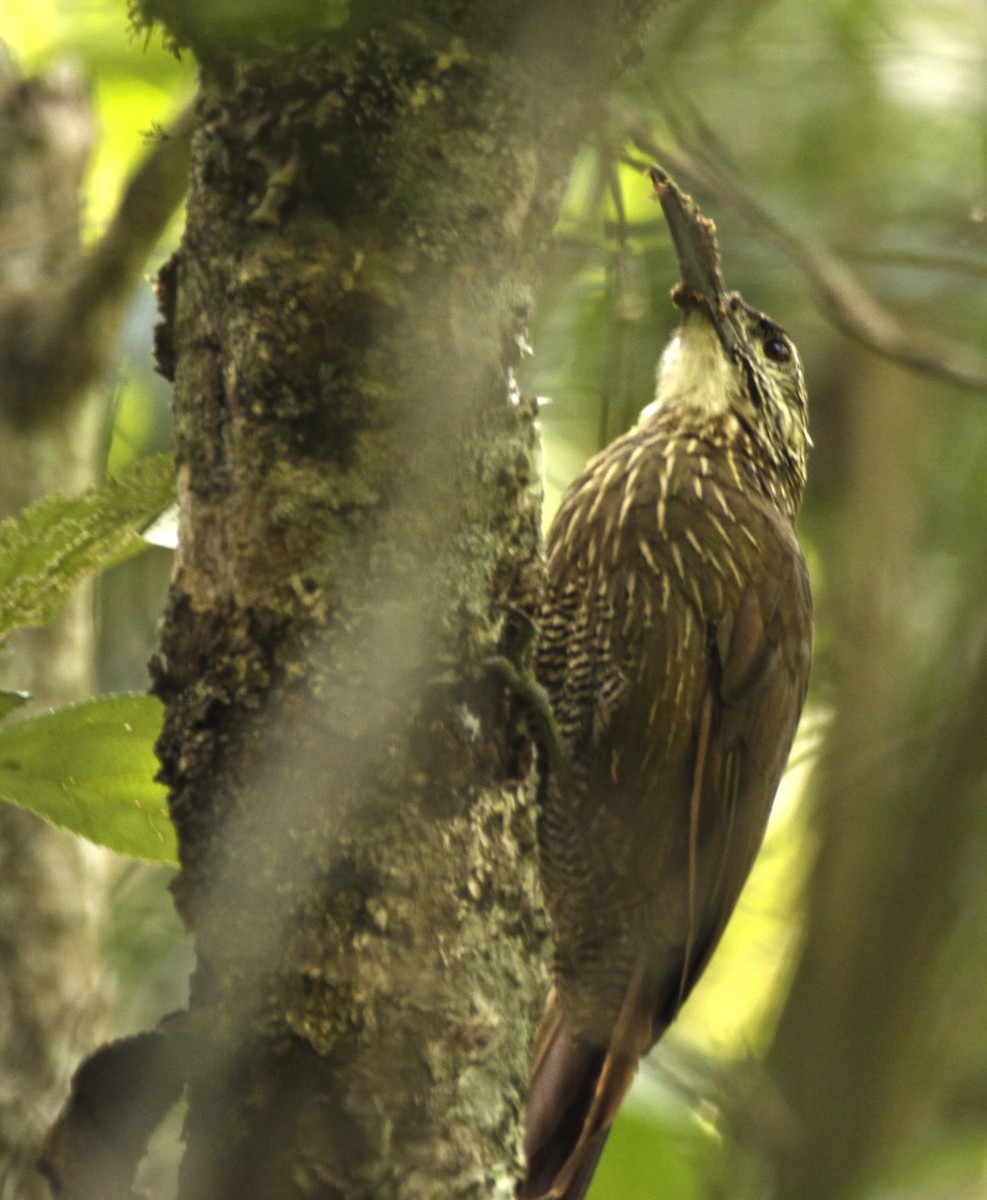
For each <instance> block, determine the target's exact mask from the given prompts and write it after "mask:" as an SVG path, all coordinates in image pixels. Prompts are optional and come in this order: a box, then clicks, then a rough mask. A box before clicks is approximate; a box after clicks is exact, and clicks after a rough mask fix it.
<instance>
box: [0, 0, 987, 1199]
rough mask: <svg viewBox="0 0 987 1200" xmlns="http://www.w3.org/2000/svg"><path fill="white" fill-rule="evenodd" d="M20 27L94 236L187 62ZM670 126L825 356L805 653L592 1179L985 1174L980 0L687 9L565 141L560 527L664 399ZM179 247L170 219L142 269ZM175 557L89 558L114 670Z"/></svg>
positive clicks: (122, 676) (128, 908) (554, 346)
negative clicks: (725, 922)
mask: <svg viewBox="0 0 987 1200" xmlns="http://www.w3.org/2000/svg"><path fill="white" fill-rule="evenodd" d="M0 36H2V37H3V38H4V39H6V40H7V41H8V43H9V44H10V45H11V46H12V48H13V50H14V51H15V53H16V54H17V55H18V56H19V57H20V59H21V63H22V66H23V68H24V69H25V70H26V71H34V70H40V69H44V68H45V67H46V66H48V65H50V64H51V63H52V62H53V61H55V60H57V59H59V58H63V57H66V56H67V57H71V58H72V59H74V60H75V61H77V62H79V63H81V65H82V68H83V70H84V71H85V72H86V73H87V75H88V77H89V78H90V79H91V80H92V86H93V88H94V89H95V94H96V97H97V100H98V106H99V112H100V117H101V123H102V137H101V140H100V145H99V150H98V153H97V155H96V158H95V162H94V166H93V169H92V173H91V176H90V187H89V194H88V200H87V203H88V210H87V212H88V219H89V222H90V225H91V227H92V229H93V230H98V229H99V228H100V225H101V222H103V221H105V219H106V216H107V214H108V213H109V212H110V211H111V210H112V207H113V203H114V197H115V196H116V195H117V194H118V192H119V189H120V186H121V182H122V180H123V179H125V178H126V175H127V172H128V168H129V166H130V164H132V162H133V160H134V158H135V156H136V155H137V154H138V153H139V151H140V147H141V139H142V137H143V136H144V135H145V134H146V133H147V132H148V131H149V130H151V129H153V127H154V126H155V124H156V123H157V122H161V121H163V120H165V119H166V118H167V116H168V115H169V114H170V113H171V112H173V111H174V110H175V109H176V108H177V107H178V106H179V104H180V103H181V102H182V101H183V100H184V99H185V98H187V96H188V95H189V94H190V91H191V89H192V86H193V70H192V66H191V64H190V63H188V62H180V61H178V60H176V59H175V57H174V56H173V55H171V54H170V53H168V52H167V51H166V50H164V49H163V48H162V46H161V45H160V43H159V42H158V41H157V40H156V39H154V38H152V39H150V41H149V42H148V43H146V44H145V43H144V42H143V41H142V40H139V39H136V38H135V37H134V35H133V34H132V33H130V32H129V31H128V28H127V23H126V14H125V12H124V5H123V3H122V0H81V2H80V0H75V2H70V0H31V2H30V3H26V2H24V0H7V3H6V5H5V7H4V9H3V13H2V18H0ZM560 103H564V97H560ZM655 149H658V150H660V151H661V152H662V153H663V155H665V165H666V166H668V167H670V168H672V169H673V173H674V171H675V170H676V169H677V170H678V171H679V181H680V182H681V183H682V184H684V185H685V186H686V187H687V189H688V190H692V191H693V192H694V194H695V195H696V198H697V199H698V200H699V202H700V203H701V205H702V207H703V208H704V210H705V211H706V212H707V213H708V214H710V215H712V216H714V217H715V219H716V221H717V225H718V228H719V235H720V243H721V247H722V250H723V254H724V272H725V276H726V279H727V282H728V284H729V285H730V286H732V287H734V288H737V289H738V290H740V291H741V292H743V294H744V295H745V297H746V298H747V299H748V300H749V301H751V302H753V303H754V304H756V305H757V306H758V307H761V308H763V309H765V311H767V312H769V313H770V314H771V315H772V316H773V317H774V318H775V319H777V320H778V321H779V322H780V323H781V324H782V325H784V326H785V327H786V329H787V330H788V331H789V332H790V333H791V334H792V336H793V337H794V338H795V340H796V342H797V343H798V345H799V347H800V349H801V351H802V355H803V358H804V360H805V364H806V374H807V377H808V380H809V386H810V394H811V401H812V414H811V415H812V433H813V438H814V442H815V450H814V453H813V457H812V460H811V463H810V483H809V490H808V494H807V498H806V503H805V508H804V511H803V517H802V522H801V529H802V537H803V542H804V544H805V546H806V549H807V554H808V557H809V560H810V566H811V570H812V575H813V583H814V591H815V596H816V605H817V631H816V662H815V668H814V676H813V682H812V690H811V693H810V700H809V707H808V711H807V714H806V718H805V720H804V721H803V729H802V732H801V734H800V738H799V741H798V743H797V745H796V751H795V755H794V758H793V767H792V769H791V770H790V771H789V774H788V777H787V779H786V782H785V785H784V788H783V792H782V795H781V796H780V797H779V801H778V803H777V805H776V811H775V814H774V817H773V820H772V824H771V828H770V830H769V835H768V839H767V842H766V845H765V849H764V852H763V853H762V855H761V857H760V859H759V861H758V864H757V867H756V868H755V872H754V875H753V877H752V879H751V882H750V885H749V887H748V888H747V890H746V891H745V893H744V896H743V898H742V900H741V904H740V906H739V909H738V912H737V914H736V917H735V919H734V921H733V922H732V923H731V926H730V928H729V930H728V933H727V936H726V938H725V941H724V944H723V946H722V948H721V950H720V951H719V952H718V954H717V955H716V958H715V960H714V962H713V964H712V966H711V967H710V970H709V972H708V974H707V976H706V977H705V978H704V980H703V982H702V983H701V985H700V986H699V987H698V988H697V990H696V993H695V995H694V997H693V998H692V999H691V1000H690V1002H689V1004H688V1005H687V1006H686V1009H685V1011H684V1012H683V1014H682V1017H681V1019H680V1020H679V1021H678V1022H677V1024H676V1026H675V1028H674V1030H673V1032H672V1034H671V1035H669V1037H668V1038H666V1040H665V1042H663V1043H662V1045H661V1046H660V1047H659V1049H658V1050H657V1052H656V1053H655V1054H654V1055H653V1056H652V1059H651V1061H650V1062H649V1063H648V1064H647V1065H646V1067H645V1069H644V1070H643V1071H642V1073H641V1077H640V1080H639V1083H638V1085H637V1086H636V1088H635V1091H634V1092H633V1094H632V1096H631V1098H630V1100H629V1102H628V1104H627V1106H626V1112H625V1113H624V1114H623V1115H622V1116H621V1118H620V1120H619V1121H618V1124H617V1127H616V1128H615V1130H614V1133H613V1136H612V1138H611V1147H610V1149H609V1151H608V1153H607V1154H606V1156H605V1158H604V1161H603V1164H602V1166H601V1169H600V1172H599V1175H598V1179H597V1181H596V1183H595V1184H594V1188H593V1191H592V1193H591V1196H592V1197H593V1200H618V1198H619V1200H651V1198H652V1197H661V1200H713V1198H720V1197H722V1198H727V1197H731V1198H733V1197H753V1196H767V1195H771V1196H778V1197H781V1198H782V1200H796V1198H797V1200H814V1198H819V1200H823V1198H826V1200H852V1198H853V1197H856V1196H860V1197H873V1198H875V1200H876V1198H877V1197H880V1198H881V1200H889V1198H892V1197H894V1198H896V1200H898V1198H900V1200H906V1198H915V1200H918V1198H928V1200H933V1198H935V1200H964V1198H967V1197H968V1198H970V1200H973V1198H974V1197H982V1196H983V1195H985V1194H987V1021H985V1019H984V1018H985V1015H987V1001H985V997H987V953H985V951H987V827H985V826H987V804H985V803H984V801H985V800H987V787H985V771H987V761H985V760H987V606H985V603H984V596H985V584H987V578H985V577H987V553H985V545H987V392H985V390H984V388H980V389H978V388H976V387H971V386H962V385H960V384H957V383H956V382H954V381H952V380H951V379H950V377H949V376H950V371H949V369H948V368H949V362H950V359H951V355H950V353H949V351H950V348H955V347H956V346H963V345H965V346H967V347H971V348H977V347H982V346H983V343H984V338H983V334H982V330H983V329H984V328H985V324H987V289H985V287H984V279H985V276H987V6H985V5H984V4H983V3H982V0H938V2H936V0H679V2H678V3H670V4H669V5H668V6H667V8H666V10H665V11H664V13H663V14H662V16H661V18H660V19H659V21H658V22H657V23H656V25H655V27H654V29H653V32H652V36H651V37H650V39H649V41H648V43H647V45H646V46H645V47H644V53H643V55H642V57H641V59H640V61H639V62H638V63H637V64H636V65H635V66H634V67H633V68H632V69H631V70H630V71H629V72H628V73H627V75H626V76H625V78H624V80H623V81H622V84H621V87H620V89H619V91H618V92H617V93H616V94H615V95H614V96H612V97H610V98H609V100H608V101H607V103H606V105H605V107H604V110H603V112H602V114H601V120H600V123H599V128H598V130H597V131H596V136H595V137H594V139H593V140H592V142H591V143H590V144H588V145H587V146H586V147H585V148H584V150H583V152H582V153H581V155H580V157H579V159H578V161H577V163H576V167H575V170H574V172H573V176H572V182H571V187H570V189H569V193H568V196H567V198H566V201H565V205H564V210H563V214H562V218H561V220H560V222H559V227H558V231H557V237H556V242H555V245H554V248H553V250H552V252H551V254H550V256H549V259H548V261H547V263H546V275H545V279H544V284H543V286H542V288H541V290H540V291H539V294H538V296H537V297H536V305H535V315H534V325H533V331H532V344H533V347H534V354H533V355H532V356H531V357H530V358H529V360H528V362H527V364H526V368H525V372H524V378H523V380H522V384H523V387H524V388H525V389H526V390H528V391H532V392H534V393H536V394H538V395H540V396H543V397H545V398H547V400H548V401H550V402H549V403H546V404H545V406H544V409H543V414H544V415H543V427H544V434H545V475H546V517H547V518H549V517H550V516H551V513H552V511H553V510H554V507H555V506H556V504H557V502H558V499H559V496H560V494H561V491H562V489H563V488H564V487H565V485H566V484H567V483H568V481H569V480H570V479H571V478H572V477H573V475H575V474H576V473H577V472H578V470H579V469H580V468H581V466H582V465H583V463H584V462H585V460H586V459H587V458H588V457H589V455H590V454H592V453H593V452H594V451H595V450H597V449H599V448H600V447H601V446H602V445H603V444H605V443H606V442H608V441H609V440H611V439H612V438H613V437H614V436H616V435H617V434H618V433H620V432H621V431H622V430H624V429H625V428H626V427H627V426H628V425H629V424H631V423H632V422H633V420H634V419H635V417H636V415H637V412H638V411H639V409H640V408H641V407H642V406H643V405H644V404H645V403H647V402H648V400H649V399H650V396H651V393H652V389H653V373H654V365H655V361H656V359H657V356H658V354H659V352H660V350H661V348H662V346H663V345H664V343H665V341H666V339H667V337H668V336H669V334H670V333H671V331H672V328H673V326H674V324H675V320H676V317H675V313H674V311H673V309H672V307H671V305H670V304H669V300H668V292H669V288H670V286H671V284H672V283H673V282H674V277H675V263H674V256H673V254H672V252H671V250H670V248H669V245H668V239H667V237H666V235H665V231H664V228H663V225H662V222H661V220H660V216H659V212H658V210H657V208H656V206H655V205H654V203H653V202H652V200H651V198H650V190H651V189H650V185H649V184H648V183H647V181H646V179H645V178H644V177H643V176H642V175H641V173H640V170H639V168H638V167H637V166H635V165H634V164H635V163H637V164H642V163H644V162H646V161H647V159H648V157H649V155H650V154H651V153H653V152H654V150H655ZM738 194H740V195H741V196H744V195H746V196H748V197H751V198H752V199H753V200H754V202H755V205H754V211H751V209H750V207H749V206H748V208H746V209H745V207H744V206H743V205H740V204H738V203H737V201H736V198H737V195H738ZM766 214H769V215H766ZM772 222H777V226H778V227H780V228H781V229H782V230H784V231H787V233H788V234H790V235H791V238H792V239H794V244H795V245H796V246H802V247H809V248H811V249H813V253H817V252H818V254H821V255H822V258H823V260H824V261H825V262H826V263H830V264H832V263H842V264H845V265H846V266H847V267H849V269H850V270H851V271H852V272H853V274H854V276H855V278H856V279H857V281H859V283H860V284H861V285H863V287H864V288H866V294H865V297H864V300H863V302H862V303H863V310H864V314H865V316H867V315H870V316H873V315H874V314H878V315H879V316H881V318H882V319H884V318H887V319H890V320H892V321H893V322H897V323H898V325H896V328H898V327H899V326H900V330H899V331H900V332H902V333H903V335H904V341H905V342H906V343H908V342H909V341H912V342H915V343H917V342H918V341H919V340H920V339H922V338H926V337H929V336H931V337H933V338H935V339H938V340H937V342H936V348H939V349H943V348H944V349H943V353H942V354H941V355H939V354H936V353H933V354H932V355H930V361H929V362H928V363H927V369H926V370H925V371H924V372H922V373H917V372H915V371H914V370H907V369H905V368H904V367H903V366H901V365H900V364H897V363H895V362H894V361H891V360H889V359H888V358H886V357H882V356H880V355H878V354H876V353H874V352H873V350H871V349H869V348H867V347H866V346H865V345H863V344H861V342H860V341H859V340H858V339H855V338H854V337H852V336H849V335H848V333H847V332H846V331H845V330H841V329H839V328H837V326H836V324H835V323H834V322H833V321H832V320H830V319H829V318H828V316H827V314H826V312H825V311H824V306H821V305H820V303H819V302H818V301H817V295H818V292H819V286H818V285H819V280H818V278H813V277H812V276H811V275H807V274H806V272H805V271H804V269H803V268H804V265H805V264H804V260H803V258H800V256H799V254H798V253H794V254H793V253H792V249H791V247H792V243H791V242H789V243H788V249H787V250H785V249H784V248H782V247H780V245H779V241H778V237H777V236H776V228H775V226H774V225H773V224H772ZM177 233H178V229H177V226H176V227H175V228H174V229H172V230H171V233H170V238H171V240H173V239H174V238H175V237H176V236H177ZM167 253H168V239H165V242H164V243H163V244H162V246H161V247H160V256H159V259H158V262H151V263H149V264H148V271H149V272H152V271H153V270H154V269H155V268H156V266H157V265H158V263H159V262H160V261H161V259H163V258H164V257H165V256H166V255H167ZM153 321H154V311H153V304H152V302H151V298H150V289H147V291H146V292H145V294H144V295H143V296H142V297H141V299H140V300H139V301H138V303H137V304H136V305H135V307H134V311H133V313H132V317H131V320H130V322H129V324H128V327H127V332H126V336H125V342H124V346H123V347H122V350H121V356H120V361H119V367H118V372H117V375H116V378H115V380H114V381H113V382H112V387H113V389H114V397H115V412H116V417H115V421H114V427H113V434H112V439H111V441H110V444H109V445H108V448H107V452H108V457H109V458H110V460H111V461H112V462H113V463H114V464H122V463H124V462H126V461H128V460H129V459H130V458H131V457H132V456H133V455H135V454H138V453H144V452H146V451H148V450H152V449H157V448H160V447H162V446H164V445H166V444H167V436H168V434H167V428H168V426H167V390H166V389H165V388H164V386H163V385H162V384H161V382H160V381H159V380H157V379H156V377H155V376H154V375H153V372H152V371H151V365H150V363H151V359H150V340H151V326H152V325H153ZM843 324H844V325H845V324H846V322H845V321H844V322H843ZM984 382H985V383H987V380H985V381H984ZM167 572H168V556H167V555H166V554H165V552H163V551H162V552H155V553H154V554H152V555H147V556H145V557H144V558H143V559H142V560H139V561H138V562H137V563H132V564H128V565H127V566H126V567H123V568H120V569H119V570H118V571H116V572H113V573H111V575H109V576H108V577H107V578H106V579H105V580H104V581H103V583H102V585H101V592H100V614H101V628H102V638H101V663H100V682H101V686H102V688H103V689H106V690H109V689H114V690H117V689H121V688H141V687H143V686H144V680H145V675H144V663H145V662H146V659H147V657H148V656H149V654H150V653H151V651H152V649H153V640H154V626H155V621H156V617H157V613H158V612H159V611H160V606H161V603H162V601H163V595H164V589H165V587H166V585H167ZM166 886H167V873H166V872H165V871H163V870H162V869H151V868H147V867H136V866H135V867H129V866H128V867H126V868H124V869H121V871H120V873H119V877H118V881H117V884H116V900H117V901H118V903H117V904H116V905H115V906H114V907H115V915H114V917H113V920H112V922H111V928H110V929H109V930H108V934H107V942H108V948H109V951H110V953H111V955H112V958H113V961H114V962H115V964H116V968H117V975H118V980H119V987H118V993H119V994H118V1001H117V1015H116V1022H115V1024H116V1029H115V1032H118V1033H119V1032H124V1031H128V1030H132V1029H136V1028H140V1027H143V1026H146V1025H148V1024H149V1023H150V1022H151V1021H153V1020H154V1019H155V1018H156V1017H157V1016H159V1015H160V1014H161V1013H162V1012H164V1011H166V1010H167V1009H168V1008H171V1007H174V1006H176V1004H178V1003H180V1001H181V993H182V989H183V987H184V979H185V975H186V973H187V969H188V959H187V951H186V950H185V948H184V945H183V942H182V939H181V936H180V934H179V932H178V929H177V925H176V923H175V920H174V917H173V916H172V914H171V910H170V905H169V903H168V899H167V892H166Z"/></svg>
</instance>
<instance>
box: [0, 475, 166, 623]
mask: <svg viewBox="0 0 987 1200" xmlns="http://www.w3.org/2000/svg"><path fill="white" fill-rule="evenodd" d="M174 474H175V471H174V464H173V462H172V460H171V458H170V457H169V456H168V455H165V454H160V455H155V456H154V457H153V458H146V459H142V460H141V461H139V462H136V463H134V464H133V465H132V466H131V467H130V468H129V469H128V470H127V471H125V472H122V473H121V474H119V475H117V476H116V477H115V478H112V479H109V480H107V482H106V483H104V484H102V485H101V486H100V487H96V488H91V489H90V490H89V491H87V492H84V493H83V494H82V495H81V496H74V497H67V496H49V497H46V498H45V499H44V500H41V501H39V502H38V503H37V504H33V505H32V506H31V507H30V508H28V509H26V510H25V511H24V512H23V513H21V514H20V516H18V517H14V518H11V519H10V520H9V521H4V523H3V524H2V525H0V637H2V636H3V635H4V634H6V633H9V632H10V631H11V630H12V629H17V628H19V627H21V626H24V625H43V624H45V622H47V621H50V620H51V619H52V617H54V616H55V615H56V614H57V613H58V612H59V610H60V609H61V608H62V607H63V606H64V605H65V603H66V602H67V601H68V599H69V597H70V596H71V594H72V591H73V589H74V588H75V587H76V586H77V585H78V584H79V583H81V581H82V580H83V579H85V578H86V577H87V576H89V575H92V574H93V573H94V572H96V571H102V570H104V569H105V568H106V567H109V566H112V565H113V564H115V563H119V562H123V561H124V560H125V559H127V558H132V557H133V556H134V555H135V554H139V553H140V552H141V551H142V550H146V549H147V543H146V542H145V541H144V540H143V539H142V538H141V536H140V530H141V529H142V528H143V527H144V526H145V525H147V524H148V523H149V522H150V521H151V520H153V518H155V517H156V516H157V515H158V514H159V513H160V512H162V510H163V509H165V508H166V507H167V506H168V504H169V503H170V502H171V500H172V499H173V498H174V492H175V488H174Z"/></svg>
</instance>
